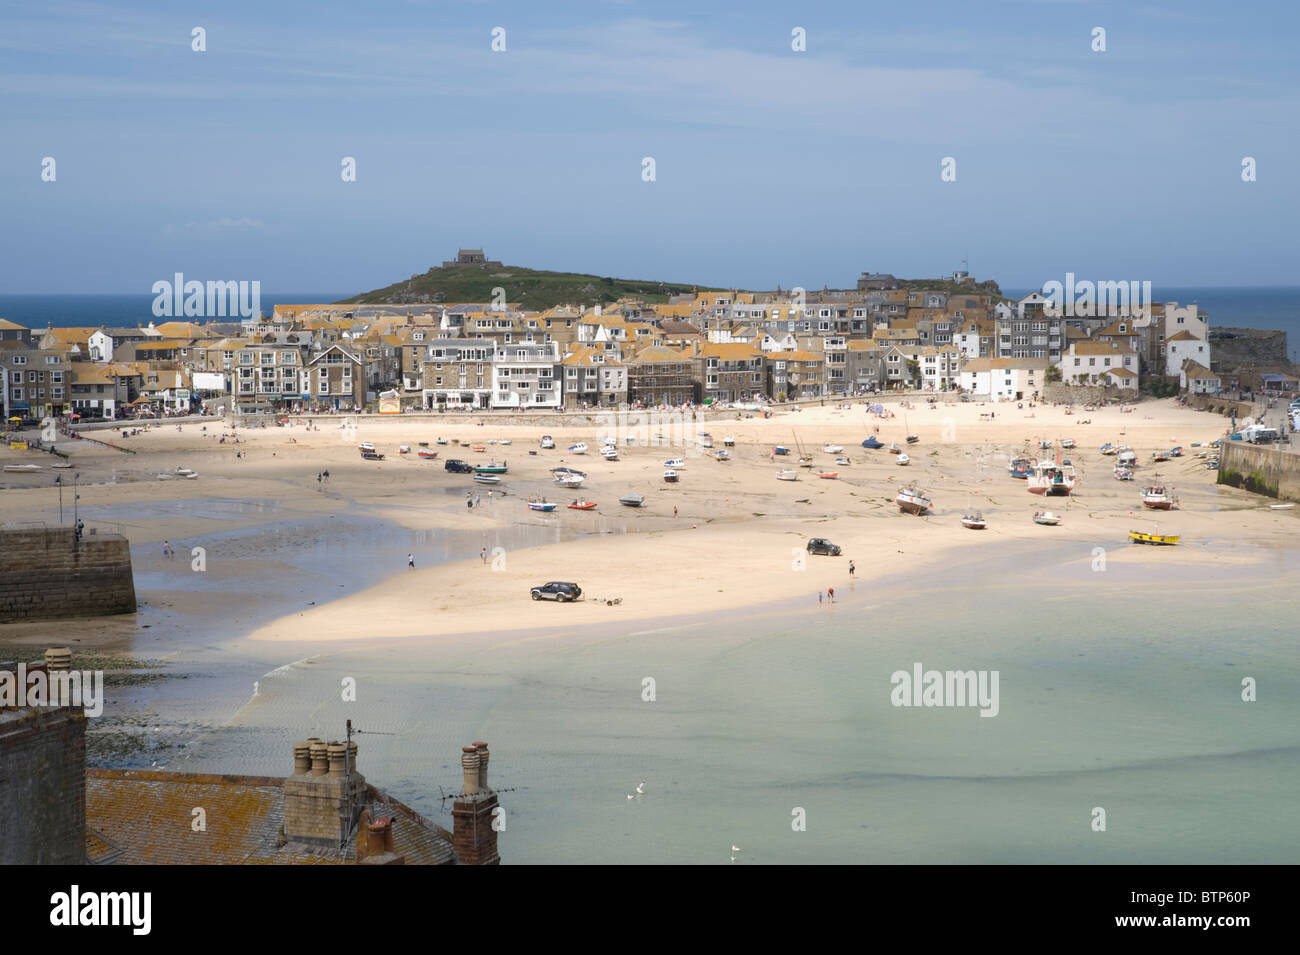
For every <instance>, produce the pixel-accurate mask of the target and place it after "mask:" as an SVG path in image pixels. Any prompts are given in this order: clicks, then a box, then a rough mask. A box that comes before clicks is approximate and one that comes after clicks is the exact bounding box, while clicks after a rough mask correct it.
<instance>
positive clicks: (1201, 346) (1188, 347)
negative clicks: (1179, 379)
mask: <svg viewBox="0 0 1300 955" xmlns="http://www.w3.org/2000/svg"><path fill="white" fill-rule="evenodd" d="M1193 307H1195V306H1193ZM1188 359H1191V360H1192V361H1194V362H1196V363H1197V364H1198V365H1200V366H1201V367H1203V368H1209V367H1210V343H1209V342H1207V341H1206V340H1205V339H1204V338H1201V337H1199V336H1197V335H1195V334H1193V333H1192V332H1190V331H1181V332H1175V333H1174V334H1173V335H1170V336H1169V337H1168V338H1166V339H1165V374H1166V375H1177V374H1180V373H1181V370H1182V367H1183V362H1185V361H1187V360H1188Z"/></svg>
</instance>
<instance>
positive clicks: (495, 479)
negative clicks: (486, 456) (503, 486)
mask: <svg viewBox="0 0 1300 955" xmlns="http://www.w3.org/2000/svg"><path fill="white" fill-rule="evenodd" d="M474 480H475V481H477V482H478V483H479V484H500V483H501V475H499V474H475V475H474Z"/></svg>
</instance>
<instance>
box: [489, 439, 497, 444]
mask: <svg viewBox="0 0 1300 955" xmlns="http://www.w3.org/2000/svg"><path fill="white" fill-rule="evenodd" d="M496 443H497V439H496V438H488V444H496Z"/></svg>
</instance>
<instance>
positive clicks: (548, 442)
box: [542, 434, 555, 450]
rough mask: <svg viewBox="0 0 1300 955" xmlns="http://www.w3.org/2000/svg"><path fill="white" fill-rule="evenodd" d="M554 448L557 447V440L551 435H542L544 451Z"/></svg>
mask: <svg viewBox="0 0 1300 955" xmlns="http://www.w3.org/2000/svg"><path fill="white" fill-rule="evenodd" d="M553 447H555V439H554V438H552V437H551V436H550V435H549V434H544V435H542V448H543V449H544V450H549V449H551V448H553Z"/></svg>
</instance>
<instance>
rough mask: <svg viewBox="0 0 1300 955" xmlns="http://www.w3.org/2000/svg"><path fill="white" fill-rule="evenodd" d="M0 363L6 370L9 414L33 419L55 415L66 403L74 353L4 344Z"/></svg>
mask: <svg viewBox="0 0 1300 955" xmlns="http://www.w3.org/2000/svg"><path fill="white" fill-rule="evenodd" d="M3 344H4V345H5V346H7V347H5V348H4V349H3V350H0V362H2V363H3V364H4V365H5V367H6V369H7V370H8V375H7V377H8V379H9V381H8V388H9V413H10V414H16V415H20V416H27V415H30V416H31V417H33V418H41V417H44V416H47V415H49V416H52V417H58V416H59V415H61V414H63V413H64V412H65V410H66V409H67V407H68V402H69V383H68V372H69V371H70V370H71V368H72V366H73V364H74V362H73V360H72V359H73V358H74V356H75V354H76V352H74V351H71V350H67V349H63V348H22V347H10V346H16V345H21V343H20V342H17V341H7V342H4V343H3Z"/></svg>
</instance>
